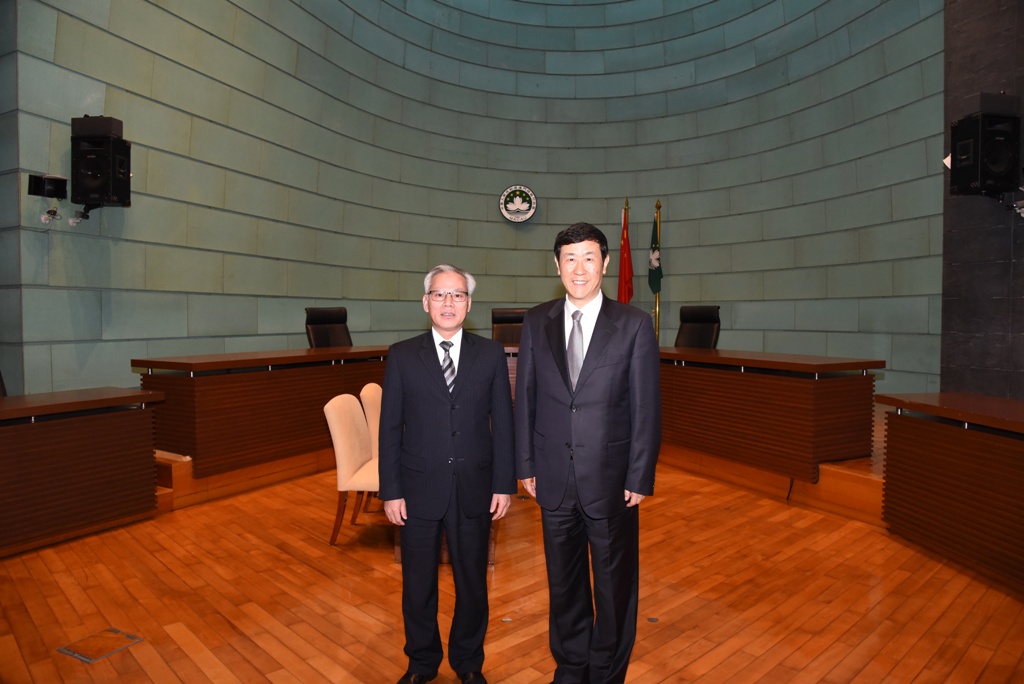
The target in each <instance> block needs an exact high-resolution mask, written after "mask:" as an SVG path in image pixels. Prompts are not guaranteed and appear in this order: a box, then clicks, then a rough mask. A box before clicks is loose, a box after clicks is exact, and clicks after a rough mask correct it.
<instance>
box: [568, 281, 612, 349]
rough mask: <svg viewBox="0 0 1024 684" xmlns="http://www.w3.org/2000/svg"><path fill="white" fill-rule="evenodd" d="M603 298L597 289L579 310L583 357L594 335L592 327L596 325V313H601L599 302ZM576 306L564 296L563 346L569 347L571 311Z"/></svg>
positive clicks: (602, 294)
mask: <svg viewBox="0 0 1024 684" xmlns="http://www.w3.org/2000/svg"><path fill="white" fill-rule="evenodd" d="M603 300H604V293H603V292H600V291H598V293H597V296H596V297H594V298H593V299H592V300H590V301H589V302H588V303H586V304H584V305H583V307H582V308H579V309H578V310H579V311H582V312H583V316H581V317H580V327H581V328H583V358H584V359H585V358H587V350H588V349H590V338H591V337H593V336H594V328H595V327H596V326H597V314H599V313H601V302H602V301H603ZM577 308H578V307H576V305H574V304H573V303H572V302H570V301H569V297H568V296H566V298H565V315H564V316H563V321H564V322H565V346H566V348H568V347H569V335H570V333H572V312H573V311H576V310H577Z"/></svg>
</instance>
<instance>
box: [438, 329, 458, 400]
mask: <svg viewBox="0 0 1024 684" xmlns="http://www.w3.org/2000/svg"><path fill="white" fill-rule="evenodd" d="M451 348H452V343H451V342H449V341H448V340H445V341H444V342H442V343H441V349H444V358H443V359H441V371H442V372H444V381H445V382H446V383H448V391H449V392H451V391H452V386H454V385H455V364H454V363H452V356H451V354H449V353H448V350H449V349H451Z"/></svg>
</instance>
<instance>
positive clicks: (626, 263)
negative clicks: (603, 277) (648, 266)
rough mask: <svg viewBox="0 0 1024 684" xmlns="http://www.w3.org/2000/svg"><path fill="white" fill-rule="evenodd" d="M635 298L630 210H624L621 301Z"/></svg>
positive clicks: (620, 248) (621, 248)
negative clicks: (630, 247) (630, 246)
mask: <svg viewBox="0 0 1024 684" xmlns="http://www.w3.org/2000/svg"><path fill="white" fill-rule="evenodd" d="M632 298H633V253H632V252H630V251H629V209H625V208H624V209H623V210H622V238H621V239H620V240H619V297H618V299H619V301H620V302H622V303H623V304H629V300H631V299H632Z"/></svg>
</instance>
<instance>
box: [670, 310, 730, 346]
mask: <svg viewBox="0 0 1024 684" xmlns="http://www.w3.org/2000/svg"><path fill="white" fill-rule="evenodd" d="M720 308H721V307H719V306H714V305H702V306H681V307H679V332H678V333H676V345H675V346H677V347H697V348H700V349H714V348H715V347H717V346H718V331H719V330H720V329H721V327H722V321H721V319H720V318H719V315H718V310H719V309H720Z"/></svg>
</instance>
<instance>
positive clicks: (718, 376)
mask: <svg viewBox="0 0 1024 684" xmlns="http://www.w3.org/2000/svg"><path fill="white" fill-rule="evenodd" d="M661 364H662V365H661V397H662V421H663V428H662V441H663V442H664V443H666V444H670V445H675V446H679V447H683V448H685V449H692V450H694V451H700V452H704V453H708V454H711V455H713V456H718V457H721V458H726V459H730V460H733V461H738V462H740V463H744V464H746V465H750V466H754V467H756V468H760V469H763V470H767V471H771V472H774V473H778V474H780V475H784V476H786V477H789V478H793V479H796V480H801V481H804V482H811V483H816V482H817V481H818V464H819V463H824V462H827V461H840V460H846V459H852V458H863V457H868V456H870V455H871V430H872V410H873V409H872V398H873V395H874V386H875V379H874V376H873V375H871V374H870V373H869V372H868V370H869V369H872V368H884V367H885V362H884V361H879V360H868V359H847V358H833V357H824V356H802V355H795V354H769V353H763V352H741V351H728V350H719V349H688V348H678V347H663V348H662V349H661Z"/></svg>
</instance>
